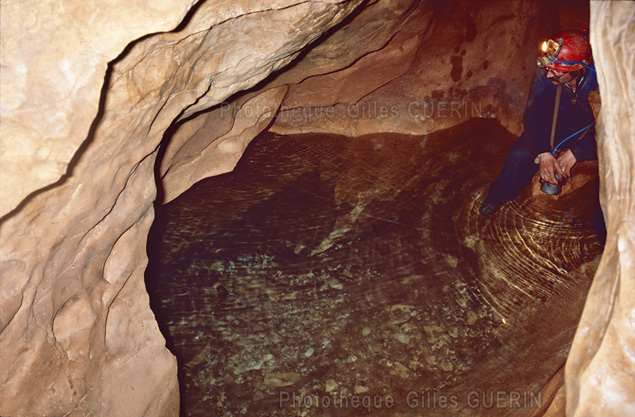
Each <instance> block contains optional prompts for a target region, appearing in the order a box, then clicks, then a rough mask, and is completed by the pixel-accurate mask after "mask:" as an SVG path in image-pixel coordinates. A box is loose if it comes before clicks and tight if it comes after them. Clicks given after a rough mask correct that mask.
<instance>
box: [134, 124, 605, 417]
mask: <svg viewBox="0 0 635 417" xmlns="http://www.w3.org/2000/svg"><path fill="white" fill-rule="evenodd" d="M513 140H514V138H513V137H511V136H510V135H509V133H508V132H506V131H505V130H504V129H503V128H502V127H501V126H500V125H499V124H498V123H497V122H496V121H493V120H474V121H470V122H468V123H465V124H463V125H460V126H457V127H455V128H452V129H448V130H445V131H441V132H436V133H434V134H430V135H427V136H417V137H414V136H404V135H395V134H378V135H368V136H364V137H359V138H348V137H343V136H334V135H323V134H308V135H295V136H280V135H276V134H271V133H265V134H263V135H261V136H260V137H258V138H257V139H256V140H254V142H253V143H252V144H251V145H250V147H249V148H248V150H247V152H246V153H245V155H244V156H243V158H242V159H241V161H240V162H239V164H238V166H237V167H236V169H235V170H234V172H232V173H228V174H225V175H221V176H218V177H214V178H210V179H206V180H204V181H201V182H199V183H198V184H196V185H195V186H194V187H192V188H191V189H190V190H189V191H187V192H186V193H185V194H184V195H182V196H181V197H179V198H178V199H177V200H175V201H173V202H171V203H169V204H167V205H165V206H161V207H158V208H157V220H156V222H155V225H154V226H153V230H152V233H151V236H150V241H149V253H150V266H149V270H148V276H147V284H148V287H149V291H150V293H151V297H152V300H153V301H152V304H153V309H154V311H155V313H156V314H157V318H158V320H159V322H160V325H161V327H162V330H163V333H164V335H165V336H166V339H167V340H168V347H169V348H170V349H171V350H172V352H173V353H174V354H175V355H176V356H177V358H178V361H179V368H180V369H179V372H180V375H179V379H180V383H181V401H182V415H187V416H206V417H207V416H241V415H246V416H359V415H370V416H423V415H425V416H455V415H460V416H482V415H488V416H496V415H534V414H537V413H538V412H539V411H540V410H543V409H544V408H545V407H547V406H548V404H549V401H550V398H551V397H550V396H549V395H548V393H545V392H543V391H542V389H543V387H544V386H545V384H546V383H547V382H548V381H549V380H550V379H551V378H552V377H553V376H554V375H556V374H557V372H558V371H559V369H560V368H561V367H562V365H563V364H564V362H565V359H566V355H567V352H568V349H569V346H570V343H571V340H572V339H573V335H574V332H575V329H576V324H577V322H578V319H579V316H580V313H581V310H582V307H583V304H584V299H585V297H586V293H587V290H588V288H589V285H590V283H591V280H592V276H593V273H594V272H595V269H596V268H597V263H598V256H599V254H600V252H601V249H602V248H601V246H600V245H599V244H598V243H597V241H596V239H595V236H594V234H593V231H592V229H591V227H590V219H591V218H592V216H593V201H594V199H595V195H596V190H595V188H596V187H597V176H596V174H595V172H594V171H593V167H591V168H588V167H587V168H584V167H581V168H579V173H577V174H576V172H575V171H574V174H575V175H577V178H578V179H579V180H578V181H577V185H576V181H571V186H570V187H569V188H565V190H564V191H563V194H562V195H561V196H560V197H552V196H546V195H540V193H539V192H536V185H535V184H534V185H532V186H529V187H527V189H526V190H525V191H523V193H522V194H521V195H520V196H519V198H518V199H517V200H515V201H514V202H510V203H507V204H506V205H505V206H503V208H502V209H501V211H500V212H499V213H497V214H496V215H494V216H492V217H491V218H483V217H480V216H479V215H478V205H479V204H480V202H481V201H482V199H483V197H484V193H485V192H486V189H487V186H488V184H489V182H491V181H492V180H493V179H494V177H495V176H496V175H497V173H498V171H499V169H500V167H501V165H502V161H503V158H504V155H505V152H506V150H507V149H508V148H509V147H510V146H511V144H512V143H513Z"/></svg>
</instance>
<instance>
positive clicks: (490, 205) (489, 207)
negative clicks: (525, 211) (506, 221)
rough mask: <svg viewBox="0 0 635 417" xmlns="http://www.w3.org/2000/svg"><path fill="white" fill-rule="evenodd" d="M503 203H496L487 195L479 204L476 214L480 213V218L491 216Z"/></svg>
mask: <svg viewBox="0 0 635 417" xmlns="http://www.w3.org/2000/svg"><path fill="white" fill-rule="evenodd" d="M503 203H504V201H496V200H494V199H493V198H491V197H490V196H489V195H488V196H487V197H485V200H483V202H482V203H481V207H480V208H479V209H478V212H479V213H481V215H482V216H491V215H492V214H494V213H496V212H497V211H498V209H500V208H501V206H502V205H503Z"/></svg>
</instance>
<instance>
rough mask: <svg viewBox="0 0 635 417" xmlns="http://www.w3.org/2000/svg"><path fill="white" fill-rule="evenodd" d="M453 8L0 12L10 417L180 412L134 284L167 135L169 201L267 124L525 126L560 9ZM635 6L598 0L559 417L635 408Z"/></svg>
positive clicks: (241, 5)
mask: <svg viewBox="0 0 635 417" xmlns="http://www.w3.org/2000/svg"><path fill="white" fill-rule="evenodd" d="M362 3H363V5H364V6H366V8H365V9H364V10H363V11H361V12H360V13H359V14H358V15H357V16H355V18H354V19H352V20H351V21H350V22H349V23H348V24H347V25H345V26H343V27H341V28H340V29H339V30H338V31H335V32H334V33H332V34H331V36H329V37H327V38H326V40H325V41H323V42H320V43H319V44H318V46H316V47H315V48H313V49H311V50H310V51H309V52H308V53H307V54H306V56H303V57H302V59H301V60H299V61H294V60H296V58H298V57H300V56H301V55H303V51H304V50H306V48H308V47H309V45H311V44H313V43H314V42H315V41H317V40H318V39H320V37H321V36H322V35H323V34H324V33H325V32H327V31H328V30H329V29H330V28H332V27H334V26H336V25H337V24H338V23H340V22H342V21H343V20H344V19H346V18H347V16H350V15H352V14H354V13H357V11H358V8H359V6H360V4H362ZM88 4H90V5H88ZM441 4H442V2H435V1H406V0H404V1H397V2H389V1H378V2H362V1H361V0H349V1H345V0H342V1H336V0H332V1H319V2H318V1H300V0H276V1H270V2H266V3H265V2H256V1H248V0H244V1H226V0H216V1H212V0H208V1H200V2H195V1H179V2H152V4H151V5H149V3H147V2H143V3H141V2H138V1H137V2H135V1H132V2H131V1H117V2H114V3H113V2H91V3H81V2H65V3H64V4H63V5H61V4H60V3H58V2H51V1H41V2H38V3H33V4H31V3H29V4H25V3H24V2H20V1H16V0H13V1H6V2H4V4H3V6H2V9H1V12H2V80H1V82H2V106H1V112H2V124H1V125H0V129H1V130H0V132H1V135H0V215H1V216H3V217H2V218H1V222H2V223H1V229H0V244H1V247H0V248H1V249H0V250H1V252H0V352H1V353H0V359H1V360H0V381H2V382H0V415H10V416H30V415H38V416H39V415H104V416H106V415H107V416H137V415H139V416H141V415H149V416H155V415H156V416H160V415H176V414H177V410H178V389H177V382H176V363H175V359H174V357H173V356H172V355H171V354H170V353H169V352H168V351H167V349H166V348H165V346H164V340H163V337H162V336H161V334H160V332H159V331H158V328H157V325H156V321H155V319H154V316H153V314H152V312H151V310H150V309H149V305H148V297H147V294H146V291H145V288H144V284H143V273H144V269H145V266H146V255H145V241H146V236H147V233H148V229H149V227H150V225H151V223H152V219H153V209H152V203H153V200H154V199H155V196H156V187H155V173H154V167H155V162H156V158H157V154H158V148H159V145H160V143H161V140H162V138H163V135H164V133H165V132H166V131H167V130H168V129H170V133H174V134H173V135H171V141H170V142H169V143H168V145H167V146H166V147H165V149H164V150H163V154H162V159H161V161H160V167H159V175H160V176H161V178H162V180H163V184H164V189H165V197H166V199H171V198H174V197H176V196H177V195H179V194H180V193H181V192H183V191H184V190H186V189H187V188H188V187H189V186H190V185H191V184H193V183H194V182H196V181H197V180H199V179H201V178H204V177H206V176H209V175H215V174H219V173H221V172H226V171H228V170H231V169H232V167H233V165H234V164H235V163H236V161H237V160H238V159H239V158H240V155H241V154H242V152H243V150H244V149H245V147H246V146H247V144H248V142H249V141H250V140H251V139H252V138H253V137H255V136H256V135H257V133H259V132H260V131H262V130H263V129H265V128H266V127H267V126H268V125H269V124H270V123H272V122H273V123H274V129H275V130H276V131H279V132H290V131H293V132H297V131H308V130H320V131H329V132H341V133H347V134H354V135H356V134H362V133H367V132H375V131H396V132H407V133H426V132H430V131H433V130H436V129H439V128H443V127H448V126H450V125H452V124H456V123H459V122H461V121H462V120H465V119H468V118H470V117H472V116H474V114H473V113H470V112H471V111H472V108H471V107H468V109H467V111H468V114H466V117H463V114H464V113H462V112H463V111H464V109H463V108H462V107H458V108H453V107H452V106H453V105H452V103H468V104H471V103H473V104H478V105H479V106H480V107H478V108H477V111H479V112H480V114H479V116H482V117H499V118H500V119H501V120H502V121H503V123H504V124H505V126H506V127H508V129H510V130H511V131H515V132H517V131H518V130H519V119H518V112H519V111H520V110H521V109H522V106H523V104H524V95H525V89H526V87H525V86H526V85H527V82H528V79H529V76H530V75H531V70H529V71H528V70H527V68H531V67H532V66H533V60H534V57H533V51H535V44H536V43H537V41H538V40H540V39H543V38H544V37H545V36H547V35H549V34H550V33H551V32H553V30H554V29H555V28H556V27H557V25H558V21H557V10H556V9H553V8H550V7H551V6H548V5H546V4H545V3H544V2H522V1H518V2H511V3H510V2H491V3H488V4H486V5H484V6H483V7H479V8H478V10H473V9H471V8H468V5H469V4H472V3H471V2H461V1H456V2H452V3H451V4H449V5H446V6H445V7H442V6H441ZM501 4H503V6H501ZM510 4H511V5H510ZM61 6H63V7H61ZM634 9H635V7H634V5H633V3H631V2H599V1H598V2H592V9H591V16H592V22H591V23H592V33H593V36H594V37H593V38H592V42H593V47H594V51H595V56H596V62H597V65H598V73H599V80H600V89H601V92H602V95H603V111H602V116H601V129H600V140H599V143H600V147H601V151H600V152H601V160H600V162H601V173H602V178H603V196H604V206H605V214H606V216H607V218H608V226H609V240H608V243H607V249H606V252H605V255H604V258H603V261H602V265H601V267H600V270H599V272H598V275H597V277H596V282H595V283H594V286H593V288H592V290H591V294H590V296H589V300H588V303H587V306H586V309H585V313H584V315H583V318H582V322H581V326H580V329H579V332H578V334H577V336H576V340H575V342H574V346H573V349H572V352H571V356H570V359H569V362H568V365H567V370H566V374H565V379H566V381H567V407H568V410H567V413H568V414H569V415H580V416H587V415H589V416H590V415H599V414H601V415H616V416H617V415H620V416H621V415H628V413H631V414H633V413H635V410H633V408H632V407H635V406H633V404H635V398H634V397H633V392H632V389H631V390H630V391H629V389H630V386H631V385H632V384H631V383H630V381H632V379H633V367H634V364H633V359H632V356H633V355H632V352H630V351H629V349H630V347H631V346H633V345H635V343H634V342H635V341H634V340H633V337H634V335H635V329H633V323H632V321H633V319H632V316H633V309H634V307H633V301H632V300H633V288H632V286H633V285H632V280H633V276H634V275H635V274H633V262H634V253H633V248H634V247H635V245H634V243H635V242H633V236H634V234H635V233H634V230H633V229H634V226H633V213H634V209H633V190H634V189H635V187H633V181H632V179H633V161H634V160H635V155H633V152H634V151H633V145H632V137H633V134H634V133H635V132H634V127H633V121H632V115H631V114H632V112H633V110H635V103H633V97H635V91H633V75H632V74H633V71H634V69H633V68H632V65H633V63H632V57H633V55H634V51H633V45H635V42H634V41H633V36H635V35H634V33H635V32H634V29H633V25H632V22H633V21H634V20H635V15H634V13H635V12H634ZM449 21H456V22H458V23H456V24H455V25H454V26H448V25H445V24H443V25H442V24H437V23H438V22H446V23H447V22H449ZM490 27H491V29H490ZM510 34H511V35H510ZM507 37H509V38H510V39H511V41H510V43H508V44H506V45H505V46H504V47H503V48H501V47H500V46H499V44H500V39H501V38H507ZM292 62H295V65H294V66H292V67H291V68H290V69H289V70H288V71H285V72H283V73H280V74H279V75H278V76H277V77H276V78H273V79H271V78H267V77H268V76H269V75H271V74H272V73H274V72H276V71H277V70H279V69H282V68H284V67H285V66H287V65H288V64H290V63H292ZM265 79H266V81H265V82H263V80H265ZM360 80H363V82H359V81H360ZM261 82H262V83H261ZM259 83H261V84H259ZM256 85H258V88H254V87H255V86H256ZM244 91H246V92H244ZM377 103H379V105H380V106H385V108H386V112H387V116H386V117H383V116H382V113H383V110H382V108H383V107H379V108H378V107H375V104H377ZM412 103H414V104H412ZM432 103H436V105H437V107H436V108H435V109H436V110H435V109H433V110H432V111H433V113H432V114H431V117H427V115H428V114H430V113H425V111H426V110H425V109H426V108H425V105H431V104H432ZM439 103H446V104H445V105H444V107H443V109H442V108H440V107H438V104H439ZM395 108H396V109H397V110H394V109H395ZM318 109H324V110H325V111H326V110H328V109H333V110H332V113H330V112H331V110H328V111H329V113H328V114H327V116H328V117H320V118H317V117H316V113H313V112H314V111H316V110H318ZM279 110H282V112H279ZM298 110H299V111H300V113H299V114H300V115H301V116H300V117H299V118H294V116H293V115H294V114H297V113H294V111H298ZM393 110H394V112H395V113H396V114H397V116H396V117H392V116H393ZM427 111H428V112H429V111H430V110H427ZM453 111H457V112H458V117H457V115H454V114H453V113H452V112H453ZM200 112H203V113H201V114H199V113H200ZM351 112H352V113H351ZM366 112H367V113H366ZM435 112H436V113H435ZM439 112H442V113H439ZM276 114H278V115H279V116H278V118H277V119H276V120H275V121H274V119H275V117H276ZM307 115H309V116H310V117H308V116H307ZM367 115H368V117H367ZM448 116H449V117H448ZM598 399H599V400H598ZM628 407H631V408H628ZM600 409H601V410H602V411H601V412H600V411H598V410H600Z"/></svg>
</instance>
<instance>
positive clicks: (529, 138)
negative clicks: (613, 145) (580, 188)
mask: <svg viewBox="0 0 635 417" xmlns="http://www.w3.org/2000/svg"><path fill="white" fill-rule="evenodd" d="M597 88H598V83H597V76H596V73H595V71H591V70H589V69H587V70H586V71H585V73H584V74H583V75H582V78H581V79H580V81H579V82H578V86H577V89H576V92H575V93H573V91H571V89H570V88H569V86H567V85H563V86H562V93H561V96H560V106H559V110H558V120H557V123H556V133H555V138H554V146H557V145H558V144H559V143H560V142H561V141H562V140H564V139H565V138H567V137H568V136H569V135H571V134H572V133H575V132H577V131H578V130H580V129H583V128H585V127H586V126H588V125H589V124H591V123H592V122H593V121H594V120H595V118H594V116H593V110H592V109H591V106H590V105H589V97H588V96H589V93H590V92H591V91H593V90H596V89H597ZM556 90H557V86H555V85H554V84H553V83H552V82H551V80H549V79H548V78H547V77H546V70H545V69H540V68H537V69H536V72H535V73H534V76H533V78H532V81H531V88H530V91H529V97H528V99H527V106H526V107H525V113H524V115H523V127H524V130H523V133H522V134H521V135H520V137H519V138H518V140H517V141H516V143H515V144H514V146H513V147H512V148H511V149H510V150H509V152H508V153H507V157H506V159H505V162H504V163H503V169H502V170H501V173H500V175H499V177H498V178H497V179H496V181H494V183H493V184H492V185H491V186H490V189H489V196H490V198H491V199H493V200H494V201H505V200H513V199H515V198H516V196H517V195H518V193H520V191H521V190H522V189H523V188H525V187H526V186H527V185H529V183H531V180H532V178H533V176H534V175H535V174H536V172H537V171H538V165H537V164H536V163H535V162H534V160H535V158H536V156H537V155H539V154H541V153H543V152H551V144H550V140H551V127H552V126H551V125H552V122H553V111H554V106H555V101H556ZM581 135H582V133H580V134H578V135H576V136H574V137H573V138H571V139H569V140H567V141H566V142H565V143H564V144H562V146H561V147H560V148H559V149H563V148H564V149H571V151H572V152H573V155H574V156H575V158H576V161H577V162H580V161H587V160H593V159H597V144H596V143H595V125H593V126H592V127H591V129H590V130H589V132H588V133H587V134H586V135H584V137H583V138H582V139H581V140H579V138H580V136H581ZM593 227H594V229H595V232H596V234H597V236H598V239H599V240H600V241H601V242H602V243H604V241H605V239H606V226H605V225H604V218H603V215H602V211H601V208H600V203H599V200H598V203H597V208H596V213H595V216H594V219H593Z"/></svg>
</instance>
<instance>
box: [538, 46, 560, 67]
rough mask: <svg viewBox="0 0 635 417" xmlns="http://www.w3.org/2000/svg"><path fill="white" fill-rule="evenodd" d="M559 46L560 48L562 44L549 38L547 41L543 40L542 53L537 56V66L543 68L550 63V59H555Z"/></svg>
mask: <svg viewBox="0 0 635 417" xmlns="http://www.w3.org/2000/svg"><path fill="white" fill-rule="evenodd" d="M560 48H562V44H561V43H559V42H556V41H554V40H553V39H549V40H548V41H547V42H543V43H542V53H543V55H542V56H540V57H539V58H538V62H537V65H538V68H545V67H546V66H547V65H549V64H551V59H553V60H555V59H556V57H557V56H558V52H560ZM549 58H551V59H549Z"/></svg>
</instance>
